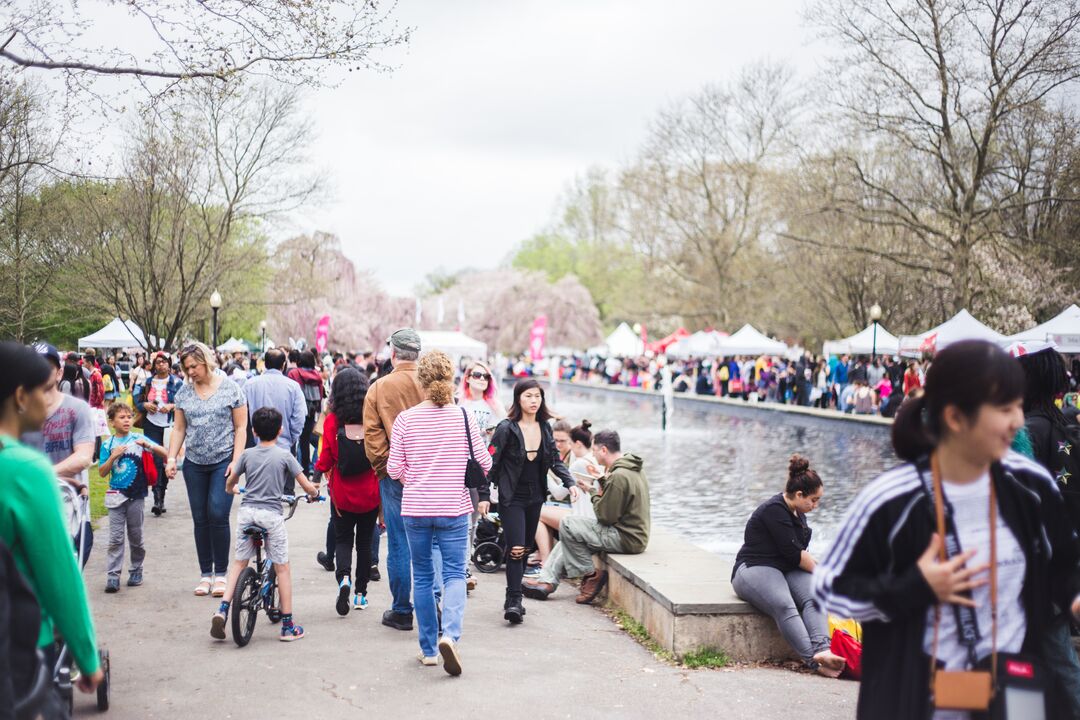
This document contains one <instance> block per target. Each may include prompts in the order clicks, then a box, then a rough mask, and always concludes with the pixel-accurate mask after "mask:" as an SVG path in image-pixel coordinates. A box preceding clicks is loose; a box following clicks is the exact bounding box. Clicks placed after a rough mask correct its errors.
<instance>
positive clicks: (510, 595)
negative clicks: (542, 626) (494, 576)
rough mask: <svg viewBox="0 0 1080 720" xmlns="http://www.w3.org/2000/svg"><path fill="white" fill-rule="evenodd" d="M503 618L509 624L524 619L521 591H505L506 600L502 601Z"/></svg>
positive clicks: (518, 622)
mask: <svg viewBox="0 0 1080 720" xmlns="http://www.w3.org/2000/svg"><path fill="white" fill-rule="evenodd" d="M503 610H504V612H503V619H504V620H508V621H509V622H510V624H511V625H519V624H521V623H522V622H523V621H524V620H525V608H524V607H523V606H522V604H521V591H518V592H513V591H511V590H507V591H506V602H504V603H503Z"/></svg>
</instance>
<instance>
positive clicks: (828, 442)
mask: <svg viewBox="0 0 1080 720" xmlns="http://www.w3.org/2000/svg"><path fill="white" fill-rule="evenodd" d="M660 402H661V401H660V398H659V397H649V396H641V395H635V394H630V393H626V394H624V393H616V392H611V391H606V390H602V389H593V388H587V387H579V386H574V385H567V384H560V385H559V386H558V388H557V392H556V397H555V398H554V403H552V408H553V409H554V410H556V411H557V412H558V413H559V414H560V415H562V416H565V417H566V419H567V420H569V421H570V422H571V424H574V425H576V424H577V423H578V422H580V421H581V420H582V419H583V418H585V419H588V420H589V421H590V422H591V423H592V424H593V431H594V432H595V431H598V430H601V429H604V428H614V429H616V430H618V431H619V435H620V436H621V438H622V445H623V450H624V451H625V452H633V453H635V454H638V455H641V456H642V458H643V459H644V462H645V465H644V469H645V472H646V475H647V476H648V479H649V484H650V487H651V491H652V521H653V523H654V524H655V525H659V526H662V527H665V528H668V529H671V530H675V531H677V532H679V533H680V534H682V535H683V536H685V537H686V538H688V539H689V540H691V541H692V542H694V543H695V544H697V545H699V546H701V547H704V548H706V549H708V550H712V551H714V552H719V553H722V554H725V555H728V554H730V555H734V553H735V552H736V551H737V550H738V548H739V545H740V544H741V543H742V536H743V527H744V526H745V524H746V519H747V518H748V517H749V516H750V513H751V512H753V511H754V508H756V507H757V506H758V505H759V504H760V503H761V502H763V501H764V500H766V499H768V498H769V497H771V496H772V495H774V494H776V493H778V492H780V491H781V490H783V487H784V482H785V481H786V479H787V466H788V458H789V457H790V456H791V454H792V453H794V452H798V453H801V454H803V455H805V456H806V457H808V458H809V459H810V463H811V466H812V467H813V468H815V469H816V470H817V471H818V473H820V475H821V479H822V480H823V481H824V483H825V496H824V498H823V499H822V502H821V505H820V507H819V509H818V510H817V511H815V512H814V513H812V514H810V516H809V521H810V526H811V527H812V528H813V530H814V540H813V542H812V544H811V548H810V549H811V551H813V552H815V553H817V554H818V555H819V557H820V554H821V553H822V552H823V551H824V550H825V549H826V548H827V545H828V542H829V541H830V540H831V539H832V537H833V535H834V533H835V531H836V529H837V528H838V526H839V523H840V521H841V519H842V518H843V515H844V512H845V511H846V510H847V508H848V506H849V505H850V504H851V502H852V501H853V500H854V498H855V495H856V493H858V491H859V490H860V489H861V488H862V487H863V486H864V485H865V484H866V483H868V482H869V481H870V480H872V479H873V478H874V477H876V476H877V475H878V474H880V473H881V472H882V471H883V470H885V469H887V468H889V467H891V466H893V465H895V464H897V461H896V459H895V456H894V455H893V452H892V448H891V446H890V444H889V428H888V427H887V426H878V425H869V424H863V423H855V422H843V421H837V420H823V419H819V418H813V417H803V416H799V415H793V414H787V413H780V412H767V411H761V410H754V409H751V408H746V409H743V408H738V407H729V406H726V405H712V404H705V403H701V402H693V401H687V400H680V399H678V398H677V399H676V408H675V412H674V414H673V415H672V417H671V420H670V422H669V425H668V430H667V431H666V432H664V431H662V430H661V427H660V424H661V410H660Z"/></svg>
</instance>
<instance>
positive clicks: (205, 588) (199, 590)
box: [195, 577, 210, 597]
mask: <svg viewBox="0 0 1080 720" xmlns="http://www.w3.org/2000/svg"><path fill="white" fill-rule="evenodd" d="M195 594H196V595H198V596H199V597H206V596H207V595H209V594H210V578H208V577H204V578H203V579H202V580H199V584H198V585H196V586H195Z"/></svg>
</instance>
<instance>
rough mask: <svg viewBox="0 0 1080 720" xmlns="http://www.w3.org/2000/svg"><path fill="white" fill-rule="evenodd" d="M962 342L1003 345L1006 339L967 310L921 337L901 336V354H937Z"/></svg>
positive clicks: (920, 335)
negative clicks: (970, 341) (971, 341)
mask: <svg viewBox="0 0 1080 720" xmlns="http://www.w3.org/2000/svg"><path fill="white" fill-rule="evenodd" d="M961 340H989V341H990V342H996V343H1001V342H1004V341H1005V340H1006V338H1005V336H1004V335H1002V334H1001V333H999V332H998V331H997V330H994V329H992V328H989V327H987V326H986V325H983V324H982V323H981V322H979V321H978V320H976V319H975V318H974V317H973V316H972V314H971V313H969V312H968V311H967V310H961V311H960V312H958V313H956V314H955V315H953V316H952V317H951V318H949V319H948V320H946V321H945V322H943V323H941V324H940V325H938V326H937V327H936V328H932V329H930V330H927V331H926V332H924V333H921V334H919V335H903V336H901V338H900V353H901V354H903V355H909V356H917V355H921V354H922V353H924V352H936V351H938V350H944V349H945V348H946V347H948V346H949V345H951V344H953V343H955V342H960V341H961Z"/></svg>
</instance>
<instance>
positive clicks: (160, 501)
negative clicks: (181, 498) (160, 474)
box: [150, 485, 165, 517]
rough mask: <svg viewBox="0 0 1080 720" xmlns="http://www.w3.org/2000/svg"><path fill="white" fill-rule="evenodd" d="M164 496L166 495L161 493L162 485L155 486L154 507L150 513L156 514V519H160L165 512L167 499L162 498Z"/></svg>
mask: <svg viewBox="0 0 1080 720" xmlns="http://www.w3.org/2000/svg"><path fill="white" fill-rule="evenodd" d="M163 495H164V493H163V492H161V486H160V485H155V486H154V505H153V507H151V508H150V512H152V513H154V517H160V516H161V513H163V512H165V510H164V508H165V498H164V497H162V496H163Z"/></svg>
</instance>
